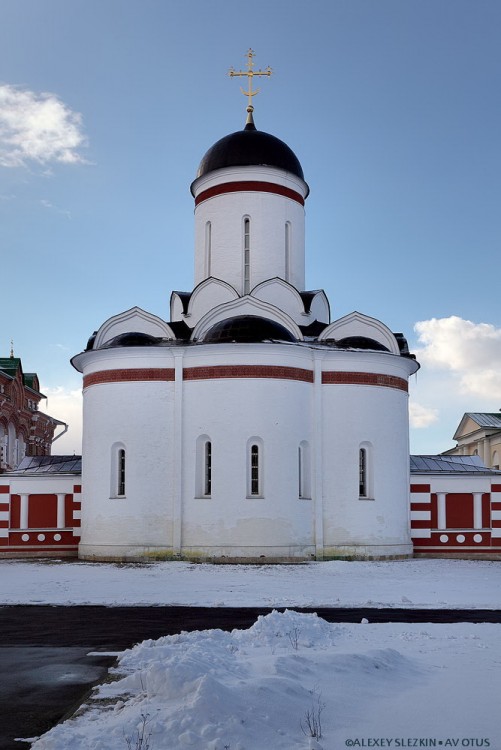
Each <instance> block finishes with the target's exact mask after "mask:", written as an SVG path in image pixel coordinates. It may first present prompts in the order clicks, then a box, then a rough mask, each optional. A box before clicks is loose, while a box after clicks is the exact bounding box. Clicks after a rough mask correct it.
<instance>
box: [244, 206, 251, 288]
mask: <svg viewBox="0 0 501 750" xmlns="http://www.w3.org/2000/svg"><path fill="white" fill-rule="evenodd" d="M249 292H250V219H244V294H249Z"/></svg>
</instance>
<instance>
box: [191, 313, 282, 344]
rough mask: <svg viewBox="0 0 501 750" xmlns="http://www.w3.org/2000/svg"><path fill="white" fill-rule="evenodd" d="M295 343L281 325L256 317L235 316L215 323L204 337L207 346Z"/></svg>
mask: <svg viewBox="0 0 501 750" xmlns="http://www.w3.org/2000/svg"><path fill="white" fill-rule="evenodd" d="M270 340H273V341H295V340H296V339H295V338H294V336H293V335H292V334H291V332H290V331H288V330H287V328H285V327H284V326H283V325H280V323H277V322H276V321H274V320H268V319H267V318H260V317H259V316H258V315H237V316H235V317H233V318H227V319H226V320H222V321H220V322H219V323H216V324H215V325H214V326H213V327H212V328H211V329H210V330H209V331H208V332H207V333H206V335H205V336H204V338H203V341H204V343H207V344H231V343H233V342H237V343H243V344H254V343H258V342H259V341H270Z"/></svg>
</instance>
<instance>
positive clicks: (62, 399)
mask: <svg viewBox="0 0 501 750" xmlns="http://www.w3.org/2000/svg"><path fill="white" fill-rule="evenodd" d="M41 391H42V393H43V394H45V396H47V401H45V402H44V401H42V402H41V404H40V410H41V411H43V412H45V413H46V414H49V415H50V416H51V417H54V418H55V419H59V420H60V421H61V422H65V423H66V424H67V425H68V426H69V429H68V432H67V433H66V434H65V435H63V436H62V437H61V438H59V440H56V442H55V443H54V445H53V448H52V453H53V454H54V455H64V454H67V455H72V454H73V453H76V454H77V455H80V454H81V453H82V391H81V390H80V389H77V390H74V389H70V388H65V387H63V386H57V387H55V388H50V387H47V386H42V387H41ZM61 430H62V428H61V427H58V428H57V429H56V435H57V434H58V433H60V432H61Z"/></svg>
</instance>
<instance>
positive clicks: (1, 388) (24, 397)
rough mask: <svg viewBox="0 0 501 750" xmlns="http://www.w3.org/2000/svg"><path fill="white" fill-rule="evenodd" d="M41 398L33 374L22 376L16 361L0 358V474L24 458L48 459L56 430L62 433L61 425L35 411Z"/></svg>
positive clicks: (35, 377)
mask: <svg viewBox="0 0 501 750" xmlns="http://www.w3.org/2000/svg"><path fill="white" fill-rule="evenodd" d="M44 398H45V396H44V395H43V393H40V384H39V381H38V376H37V374H36V373H34V372H30V373H24V372H23V368H22V365H21V360H20V359H19V357H14V355H13V353H11V356H10V357H5V358H0V473H2V472H5V471H12V470H13V469H16V468H17V466H19V464H20V463H21V461H22V460H23V458H24V457H25V456H50V453H51V446H52V443H53V441H54V432H55V430H56V428H57V427H58V426H61V427H63V428H64V429H63V432H65V431H66V429H67V425H65V423H64V422H60V421H59V420H58V419H54V417H49V416H48V415H47V414H44V413H43V412H41V411H39V404H40V401H41V400H42V399H44ZM60 434H62V433H60Z"/></svg>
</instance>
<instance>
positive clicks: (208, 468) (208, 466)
mask: <svg viewBox="0 0 501 750" xmlns="http://www.w3.org/2000/svg"><path fill="white" fill-rule="evenodd" d="M211 493H212V443H211V442H210V440H207V442H206V443H205V446H204V495H206V496H210V495H211Z"/></svg>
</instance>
